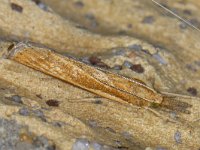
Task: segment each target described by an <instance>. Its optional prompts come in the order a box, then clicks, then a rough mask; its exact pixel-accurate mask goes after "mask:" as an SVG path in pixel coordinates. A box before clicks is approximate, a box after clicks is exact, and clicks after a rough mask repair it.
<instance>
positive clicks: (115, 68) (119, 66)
mask: <svg viewBox="0 0 200 150" xmlns="http://www.w3.org/2000/svg"><path fill="white" fill-rule="evenodd" d="M112 69H114V70H122V66H121V65H115V66H114V67H113V68H112Z"/></svg>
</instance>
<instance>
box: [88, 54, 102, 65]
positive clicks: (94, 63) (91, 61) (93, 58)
mask: <svg viewBox="0 0 200 150" xmlns="http://www.w3.org/2000/svg"><path fill="white" fill-rule="evenodd" d="M89 61H90V63H91V64H92V65H96V64H98V63H100V62H101V59H100V58H98V57H96V56H91V57H90V58H89Z"/></svg>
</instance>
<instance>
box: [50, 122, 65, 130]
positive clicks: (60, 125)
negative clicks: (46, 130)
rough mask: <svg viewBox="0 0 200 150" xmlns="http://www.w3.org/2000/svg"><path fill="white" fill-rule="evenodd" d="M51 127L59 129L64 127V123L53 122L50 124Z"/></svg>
mask: <svg viewBox="0 0 200 150" xmlns="http://www.w3.org/2000/svg"><path fill="white" fill-rule="evenodd" d="M52 125H53V126H56V127H59V128H61V127H62V126H64V125H66V123H65V122H61V121H55V122H52Z"/></svg>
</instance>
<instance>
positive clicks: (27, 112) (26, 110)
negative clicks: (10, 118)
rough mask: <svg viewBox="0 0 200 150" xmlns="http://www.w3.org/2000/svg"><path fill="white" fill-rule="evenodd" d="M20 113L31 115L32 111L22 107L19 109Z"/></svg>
mask: <svg viewBox="0 0 200 150" xmlns="http://www.w3.org/2000/svg"><path fill="white" fill-rule="evenodd" d="M19 114H20V115H22V116H29V115H30V111H29V110H28V108H25V107H23V108H21V109H19Z"/></svg>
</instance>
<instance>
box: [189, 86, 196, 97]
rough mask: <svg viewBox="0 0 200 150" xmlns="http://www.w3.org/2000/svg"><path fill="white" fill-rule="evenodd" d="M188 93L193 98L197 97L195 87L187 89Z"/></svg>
mask: <svg viewBox="0 0 200 150" xmlns="http://www.w3.org/2000/svg"><path fill="white" fill-rule="evenodd" d="M187 92H188V93H190V94H191V95H193V96H197V89H196V88H194V87H189V88H188V89H187Z"/></svg>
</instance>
